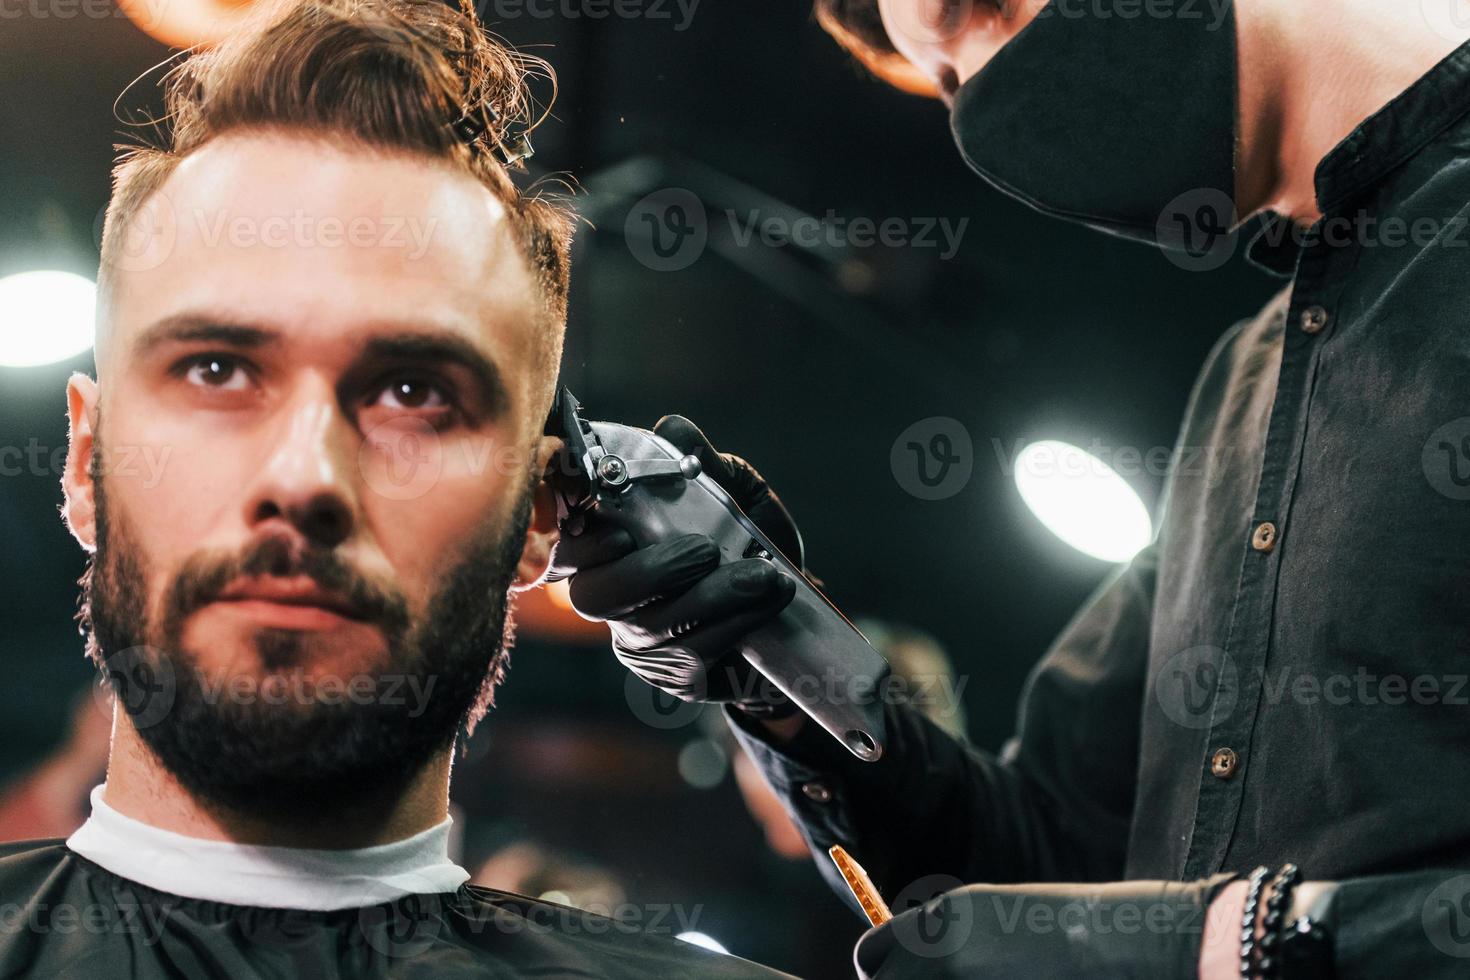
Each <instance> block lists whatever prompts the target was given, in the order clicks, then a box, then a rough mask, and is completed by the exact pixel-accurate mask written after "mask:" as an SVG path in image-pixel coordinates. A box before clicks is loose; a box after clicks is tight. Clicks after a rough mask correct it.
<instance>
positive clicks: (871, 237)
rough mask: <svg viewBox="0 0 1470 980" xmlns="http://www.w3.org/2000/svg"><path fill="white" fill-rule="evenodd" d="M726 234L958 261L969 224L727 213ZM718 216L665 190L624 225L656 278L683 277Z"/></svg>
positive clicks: (757, 241)
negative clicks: (907, 251)
mask: <svg viewBox="0 0 1470 980" xmlns="http://www.w3.org/2000/svg"><path fill="white" fill-rule="evenodd" d="M723 214H724V223H725V227H724V229H723V230H724V231H726V232H728V236H729V237H728V241H729V243H730V244H731V245H733V246H734V247H735V248H750V247H752V246H759V247H761V248H790V247H795V248H806V249H811V248H835V249H867V248H878V247H883V248H916V249H933V250H934V251H935V252H936V253H937V255H938V257H939V258H940V259H941V260H948V259H951V258H954V256H955V255H956V254H957V253H958V252H959V248H960V243H961V241H962V240H963V239H964V235H965V229H966V228H968V227H969V224H970V219H969V218H958V219H952V218H947V217H937V216H936V217H931V216H912V217H903V216H898V215H889V216H886V217H876V218H875V217H871V216H867V215H857V216H852V217H849V216H845V215H840V214H838V213H837V211H836V210H835V209H831V208H829V209H828V210H827V212H826V213H825V214H823V215H821V216H820V217H819V216H817V215H810V214H801V213H799V212H798V213H784V212H768V211H764V210H762V209H761V208H747V209H745V210H743V211H742V210H738V209H736V208H726V209H725V210H724V212H723ZM710 221H711V212H710V210H709V209H708V208H707V207H706V206H705V204H704V202H703V201H701V200H700V199H699V197H698V195H696V194H695V193H694V192H693V191H690V190H686V189H685V188H682V187H665V188H662V189H660V190H656V191H654V192H653V193H651V194H648V195H647V196H645V197H643V198H642V199H640V200H639V201H638V202H637V203H636V204H634V205H633V206H632V207H631V208H630V209H629V210H628V215H627V218H626V219H625V220H624V222H623V236H624V238H625V240H626V241H627V243H628V250H629V251H630V252H632V253H633V257H634V258H635V259H637V260H638V261H639V262H641V263H642V264H643V265H645V266H647V267H648V268H650V269H652V270H654V271H655V272H677V271H679V270H682V269H687V268H689V267H690V266H691V265H693V264H694V263H695V262H697V261H699V258H700V256H702V255H703V254H704V251H705V248H706V247H707V246H708V244H709V237H710V233H711V231H712V230H713V229H712V228H711V226H710Z"/></svg>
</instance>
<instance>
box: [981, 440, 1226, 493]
mask: <svg viewBox="0 0 1470 980" xmlns="http://www.w3.org/2000/svg"><path fill="white" fill-rule="evenodd" d="M990 444H991V448H992V449H993V450H994V451H995V459H996V463H997V465H999V467H1000V471H1001V473H1002V474H1004V475H1005V476H1014V475H1015V472H1016V469H1017V468H1018V467H1020V466H1023V465H1024V466H1025V468H1026V472H1027V473H1029V474H1030V475H1031V476H1036V477H1051V476H1059V477H1066V478H1074V479H1075V478H1080V477H1084V476H1106V475H1107V472H1108V471H1109V470H1111V471H1112V472H1113V473H1116V474H1117V475H1118V476H1121V477H1125V478H1128V477H1136V476H1150V477H1155V478H1159V479H1166V478H1169V477H1191V478H1202V479H1203V480H1204V481H1205V485H1206V486H1209V487H1213V486H1215V485H1216V484H1218V483H1219V482H1220V481H1221V480H1222V479H1224V477H1225V474H1226V473H1227V472H1229V467H1228V465H1227V464H1228V463H1229V461H1230V457H1231V456H1232V455H1234V452H1235V450H1234V447H1232V446H1174V447H1172V448H1170V447H1169V446H1149V447H1142V446H1125V445H1118V446H1114V445H1112V444H1110V443H1106V442H1104V441H1103V440H1101V439H1093V440H1092V441H1091V442H1089V443H1087V444H1086V445H1085V446H1080V447H1078V448H1080V449H1083V450H1085V452H1083V453H1076V452H1069V451H1064V450H1062V449H1061V448H1060V447H1061V446H1062V445H1065V444H1059V446H1058V448H1057V449H1056V450H1055V451H1052V450H1050V449H1047V448H1046V447H1044V446H1039V445H1037V444H1034V443H1028V442H1026V440H1024V439H1016V440H1013V441H1012V442H1011V444H1010V446H1007V445H1006V444H1005V443H1004V442H1003V441H1002V440H1000V439H991V441H990ZM1028 448H1029V450H1030V451H1027V450H1028ZM1023 460H1024V463H1023V462H1022V461H1023Z"/></svg>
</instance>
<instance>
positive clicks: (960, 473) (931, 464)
mask: <svg viewBox="0 0 1470 980" xmlns="http://www.w3.org/2000/svg"><path fill="white" fill-rule="evenodd" d="M888 464H889V467H890V468H891V469H892V470H893V478H894V479H895V480H897V481H898V485H899V486H900V487H902V488H903V489H904V491H905V492H906V493H909V494H911V495H912V496H915V497H918V498H919V499H920V500H943V499H945V498H946V497H953V496H954V495H955V494H957V493H959V492H960V491H961V490H963V489H964V488H965V485H966V484H968V483H969V482H970V475H971V474H972V473H973V472H974V469H975V444H974V442H973V440H971V438H970V432H969V430H968V429H966V428H965V427H964V425H963V424H961V423H960V421H959V420H958V419H952V418H949V417H948V416H943V415H936V416H931V417H930V418H927V419H920V420H919V421H917V422H915V423H914V424H913V425H911V426H909V427H908V428H906V429H904V430H903V431H902V432H900V433H899V434H898V438H897V439H894V440H893V446H892V448H890V449H889V452H888Z"/></svg>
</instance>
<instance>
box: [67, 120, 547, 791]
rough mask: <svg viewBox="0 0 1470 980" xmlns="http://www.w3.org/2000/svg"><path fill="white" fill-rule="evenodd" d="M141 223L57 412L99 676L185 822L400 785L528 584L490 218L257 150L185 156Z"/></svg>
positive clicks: (470, 687) (522, 459) (481, 203)
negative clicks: (101, 340) (121, 670)
mask: <svg viewBox="0 0 1470 980" xmlns="http://www.w3.org/2000/svg"><path fill="white" fill-rule="evenodd" d="M149 208H150V216H149V217H148V219H147V220H146V221H145V222H144V225H145V226H146V227H148V228H150V229H151V231H152V236H153V238H154V239H155V240H154V241H153V242H151V243H149V244H148V245H147V246H146V247H143V248H140V249H136V250H133V251H129V252H128V253H127V254H126V255H123V256H122V257H121V258H120V259H119V266H120V268H119V269H118V272H117V276H116V291H115V295H114V297H113V302H112V305H111V311H110V319H109V332H108V334H107V337H106V342H105V346H104V347H103V348H101V349H100V350H99V358H100V360H99V365H98V368H99V384H98V386H97V387H96V388H95V389H92V388H89V387H88V386H86V385H85V384H84V383H79V382H75V381H74V383H73V385H74V389H75V390H74V392H73V416H74V417H73V427H74V429H73V436H74V439H75V438H76V434H77V425H78V420H77V417H76V416H77V415H78V414H88V413H90V415H91V419H92V424H97V425H98V426H99V428H98V429H97V431H96V443H95V444H94V446H93V453H92V455H93V457H94V459H95V463H96V464H97V465H96V468H97V469H98V470H100V472H99V473H98V474H97V475H96V477H95V485H94V486H93V487H92V491H93V495H94V499H95V504H96V507H95V510H96V511H97V514H96V527H97V530H96V547H97V555H96V559H95V566H96V567H95V569H94V572H93V573H92V575H91V576H90V581H89V584H88V593H89V594H88V596H87V598H88V601H89V607H90V608H89V612H90V618H91V621H92V625H93V627H94V641H95V643H96V645H97V647H98V649H97V650H96V651H95V653H96V654H97V655H99V656H101V657H109V658H110V657H113V656H115V655H117V654H119V652H120V650H122V648H125V647H142V648H144V651H145V652H144V653H143V654H142V655H141V658H142V660H143V661H145V662H147V663H149V664H150V665H151V666H152V667H153V668H154V671H153V673H157V672H159V671H162V672H165V673H173V674H174V675H175V677H174V683H176V685H177V688H178V690H177V694H176V696H175V703H174V705H173V706H172V708H171V710H170V711H169V713H168V714H167V715H166V716H165V717H163V718H161V719H151V720H150V721H149V724H147V725H145V724H143V723H142V719H141V718H139V717H136V716H135V719H134V720H135V721H138V722H139V724H138V727H139V731H140V734H141V735H142V736H143V738H144V740H145V741H146V742H148V743H149V745H150V746H151V747H152V748H153V749H154V750H155V752H157V753H158V754H159V755H160V757H161V758H162V759H163V761H164V763H165V765H167V766H168V767H169V768H170V769H171V770H173V771H174V772H175V775H177V776H178V777H179V778H180V780H181V781H182V782H184V783H185V785H186V786H187V787H189V788H191V789H193V790H194V791H195V792H196V793H198V794H201V795H205V796H215V797H216V798H218V799H219V800H220V801H221V802H227V803H234V804H241V803H246V802H248V801H250V800H255V799H259V797H260V793H261V792H262V791H266V792H269V791H274V792H277V793H281V794H289V793H291V792H294V789H295V787H297V785H298V784H302V785H306V784H315V785H327V784H337V785H335V786H334V788H335V789H337V790H339V791H340V790H343V789H344V786H348V785H350V784H352V783H353V782H355V781H357V780H359V779H360V778H362V777H364V776H366V775H367V774H368V773H369V771H372V770H376V774H377V775H378V776H380V777H382V778H386V779H388V780H390V781H391V780H394V779H398V778H400V777H403V778H406V776H407V775H411V771H412V770H413V769H415V768H417V767H418V766H421V765H422V763H423V762H424V761H426V758H427V756H428V755H429V754H431V753H432V751H435V750H438V749H441V748H443V747H444V745H446V744H447V742H448V740H449V739H450V738H452V736H453V732H454V730H455V728H456V726H457V723H458V722H459V720H460V719H461V718H462V717H463V716H464V715H465V714H466V713H467V712H469V713H471V714H473V713H474V712H475V711H476V709H477V707H478V706H480V704H481V702H482V700H483V698H484V697H485V696H486V695H488V686H485V685H484V684H483V682H484V681H485V678H486V675H487V672H489V671H490V670H491V668H492V663H496V664H498V661H499V651H500V647H501V643H500V641H501V633H502V626H503V623H504V619H505V594H506V590H507V587H508V586H509V585H510V584H511V582H512V580H513V579H514V578H515V577H516V576H517V574H518V572H519V573H520V575H521V576H522V577H523V578H529V577H533V576H534V575H535V574H536V573H537V572H538V571H539V569H538V568H535V564H536V559H537V558H538V557H539V555H531V556H530V557H529V560H523V558H526V556H523V554H522V550H523V546H524V545H525V544H526V542H527V540H528V539H527V533H526V531H527V523H528V521H529V519H530V506H531V500H532V489H533V475H534V474H537V473H539V472H540V462H541V461H542V457H540V456H539V455H537V454H538V453H541V452H544V450H545V445H544V443H543V441H542V440H540V438H539V433H540V424H539V423H540V419H539V418H538V417H537V416H539V414H540V396H539V394H538V392H539V391H540V388H539V386H540V385H541V384H543V383H544V382H543V381H541V380H539V374H538V364H539V358H541V357H542V352H543V350H544V348H543V347H542V346H541V345H542V344H543V343H544V339H541V338H538V336H537V334H538V331H544V330H547V329H551V328H550V327H548V326H547V324H546V320H545V318H544V317H543V316H542V315H540V306H539V301H538V298H537V296H536V294H535V292H534V286H533V283H532V280H531V277H530V275H529V273H528V272H527V270H526V266H525V263H524V259H523V258H522V257H521V254H520V252H519V250H518V248H517V246H516V244H515V241H514V239H513V237H512V232H511V230H510V227H509V225H508V223H507V221H506V220H505V219H504V215H503V212H502V209H501V206H500V205H499V203H498V202H497V201H496V200H495V199H494V197H493V195H491V194H490V193H489V191H487V190H486V189H484V188H483V187H481V186H480V185H479V184H478V183H476V182H475V181H474V180H473V179H472V178H470V177H468V176H465V175H462V174H459V173H458V172H455V171H453V170H450V169H448V168H447V167H441V166H437V165H434V164H431V163H428V162H425V161H423V160H420V159H414V158H410V157H405V156H383V155H373V154H372V153H370V152H366V151H364V150H363V149H361V148H359V147H354V146H350V145H348V146H342V147H341V148H340V149H332V148H330V146H329V145H327V144H325V143H317V142H311V141H308V140H305V139H302V138H299V137H295V136H288V135H281V134H262V135H239V136H225V137H220V138H218V139H216V140H214V141H212V142H210V143H208V144H206V145H205V146H204V147H203V148H202V149H200V150H199V151H197V152H196V153H194V154H193V155H192V156H190V157H189V158H188V159H186V160H185V161H184V162H183V163H182V164H181V165H180V166H179V167H178V169H177V170H176V171H175V172H174V173H173V174H172V175H171V177H170V178H169V180H168V181H167V183H166V184H165V185H164V187H163V189H162V190H161V191H160V192H159V193H158V194H157V195H156V196H155V198H154V199H153V200H152V202H151V203H150V205H149ZM160 242H163V243H164V244H162V245H160ZM134 244H135V245H136V242H135V243H134ZM99 415H100V418H99ZM100 419H105V420H106V421H105V425H103V424H101V423H100ZM130 452H131V453H137V454H149V453H151V454H152V456H151V459H152V460H153V461H154V463H155V464H156V465H154V466H152V467H127V466H123V465H120V463H119V461H120V460H122V459H123V458H124V456H125V455H126V454H128V453H130ZM73 455H74V456H76V455H77V452H76V447H74V452H73ZM144 458H148V457H144ZM85 464H86V460H85V459H81V460H80V461H78V460H75V459H74V460H72V461H71V463H70V464H69V466H70V467H71V468H73V469H75V468H76V467H77V466H79V465H80V466H85ZM80 479H81V476H80V475H79V474H75V473H72V474H70V475H69V480H80ZM73 489H74V488H73V487H72V486H71V485H70V484H69V486H68V491H69V496H72V497H84V496H85V495H84V494H81V493H73V492H72V491H73ZM104 501H105V502H104ZM83 506H85V505H83ZM68 513H69V517H70V518H71V520H72V524H73V529H74V530H76V531H77V532H78V535H79V537H83V539H84V543H86V541H85V538H86V535H87V530H86V527H87V525H88V523H89V519H88V518H89V515H88V514H87V513H85V512H74V508H73V503H72V501H70V500H69V503H68ZM533 537H535V535H533ZM528 568H530V571H529V572H528V571H527V569H528ZM128 656H129V657H130V658H132V659H133V660H134V661H136V660H138V659H139V657H140V655H139V654H137V653H130V654H128ZM196 672H197V675H196ZM352 685H356V687H355V688H354V687H353V686H352ZM369 686H371V687H372V692H371V693H368V690H369ZM415 687H416V688H417V690H414V688H415ZM390 688H392V689H393V690H392V691H390V690H389V689H390ZM425 688H429V690H428V691H425ZM394 692H396V694H395V693H394ZM124 693H126V692H124ZM390 699H396V702H395V703H389V701H390ZM124 700H126V698H124ZM226 734H228V736H229V737H225V736H226ZM206 751H207V755H206ZM170 756H172V758H171V757H170ZM230 768H232V769H233V770H234V771H232V772H220V771H218V770H221V769H230ZM181 770H182V771H181ZM313 770H316V771H313Z"/></svg>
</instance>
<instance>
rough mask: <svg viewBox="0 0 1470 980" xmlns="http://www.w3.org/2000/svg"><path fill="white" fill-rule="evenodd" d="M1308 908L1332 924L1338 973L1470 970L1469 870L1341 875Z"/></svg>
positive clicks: (1343, 976)
mask: <svg viewBox="0 0 1470 980" xmlns="http://www.w3.org/2000/svg"><path fill="white" fill-rule="evenodd" d="M1309 914H1310V915H1311V916H1312V917H1314V918H1317V919H1320V920H1322V921H1323V922H1324V923H1326V924H1327V926H1328V928H1329V929H1330V930H1331V933H1332V947H1333V951H1332V958H1333V961H1334V966H1333V973H1332V975H1333V976H1334V977H1336V978H1338V980H1378V978H1381V977H1402V976H1412V977H1414V978H1416V980H1440V978H1444V980H1450V978H1452V977H1453V978H1456V980H1460V978H1463V977H1465V976H1467V975H1470V871H1467V870H1464V869H1461V870H1456V871H1447V870H1440V871H1414V872H1406V873H1400V874H1387V875H1375V876H1372V877H1366V878H1353V879H1350V880H1347V881H1341V882H1338V883H1337V886H1336V887H1335V888H1333V889H1332V890H1331V891H1330V892H1328V895H1327V898H1326V899H1325V900H1319V901H1318V902H1317V903H1314V905H1313V907H1312V909H1311V910H1310V912H1309Z"/></svg>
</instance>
